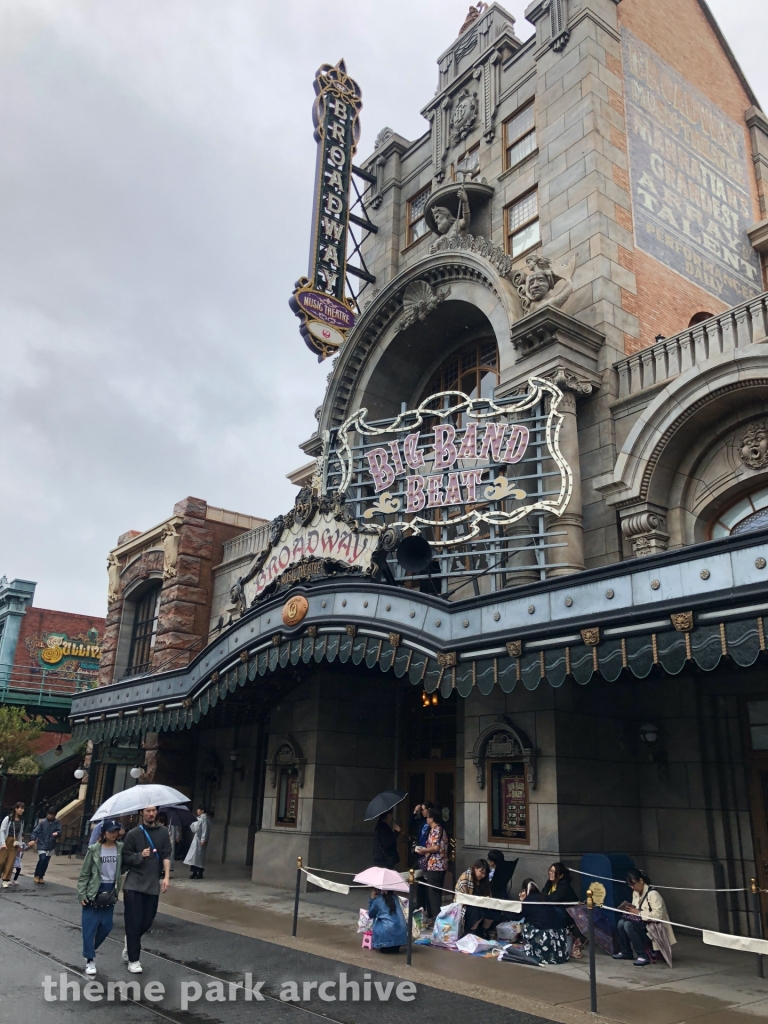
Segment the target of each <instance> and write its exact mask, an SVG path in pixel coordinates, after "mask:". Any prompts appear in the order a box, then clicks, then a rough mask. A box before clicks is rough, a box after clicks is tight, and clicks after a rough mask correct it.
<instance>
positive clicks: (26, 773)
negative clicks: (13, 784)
mask: <svg viewBox="0 0 768 1024" xmlns="http://www.w3.org/2000/svg"><path fill="white" fill-rule="evenodd" d="M8 774H9V775H21V776H23V777H25V778H30V777H31V776H32V775H39V774H40V765H39V763H38V762H37V761H36V760H35V759H34V757H20V758H19V760H18V761H17V762H16V764H15V765H13V767H12V768H9V769H8Z"/></svg>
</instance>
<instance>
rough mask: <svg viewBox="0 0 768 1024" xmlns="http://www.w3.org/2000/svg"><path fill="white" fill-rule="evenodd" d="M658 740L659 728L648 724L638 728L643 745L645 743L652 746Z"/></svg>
mask: <svg viewBox="0 0 768 1024" xmlns="http://www.w3.org/2000/svg"><path fill="white" fill-rule="evenodd" d="M658 738H659V727H658V726H657V725H652V724H651V723H650V722H645V723H644V724H643V725H641V726H640V739H641V740H642V741H643V743H647V744H648V745H649V746H652V745H653V744H654V743H655V742H656V741H657V740H658Z"/></svg>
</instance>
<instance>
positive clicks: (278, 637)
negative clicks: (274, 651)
mask: <svg viewBox="0 0 768 1024" xmlns="http://www.w3.org/2000/svg"><path fill="white" fill-rule="evenodd" d="M282 642H283V634H282V633H274V634H273V636H272V643H273V644H274V645H275V647H279V646H280V644H281V643H282Z"/></svg>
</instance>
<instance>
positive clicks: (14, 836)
mask: <svg viewBox="0 0 768 1024" xmlns="http://www.w3.org/2000/svg"><path fill="white" fill-rule="evenodd" d="M25 810H26V805H25V804H24V803H22V801H21V800H20V801H19V802H18V803H17V804H14V806H13V811H12V812H11V814H7V815H6V816H5V817H4V818H3V822H2V824H0V878H2V880H3V888H4V889H7V888H8V886H9V885H10V884H11V875H12V874H13V862H14V861H15V860H16V854H17V853H18V851H19V849H20V848H21V845H22V835H23V832H24V811H25Z"/></svg>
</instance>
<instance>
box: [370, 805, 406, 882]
mask: <svg viewBox="0 0 768 1024" xmlns="http://www.w3.org/2000/svg"><path fill="white" fill-rule="evenodd" d="M393 821H394V819H393V817H392V811H386V812H385V813H384V814H380V815H379V820H378V822H377V823H376V828H375V829H374V830H373V865H374V867H377V868H394V867H395V865H397V864H399V863H400V854H399V853H398V852H397V837H398V835H399V834H400V826H399V825H394V824H393Z"/></svg>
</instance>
